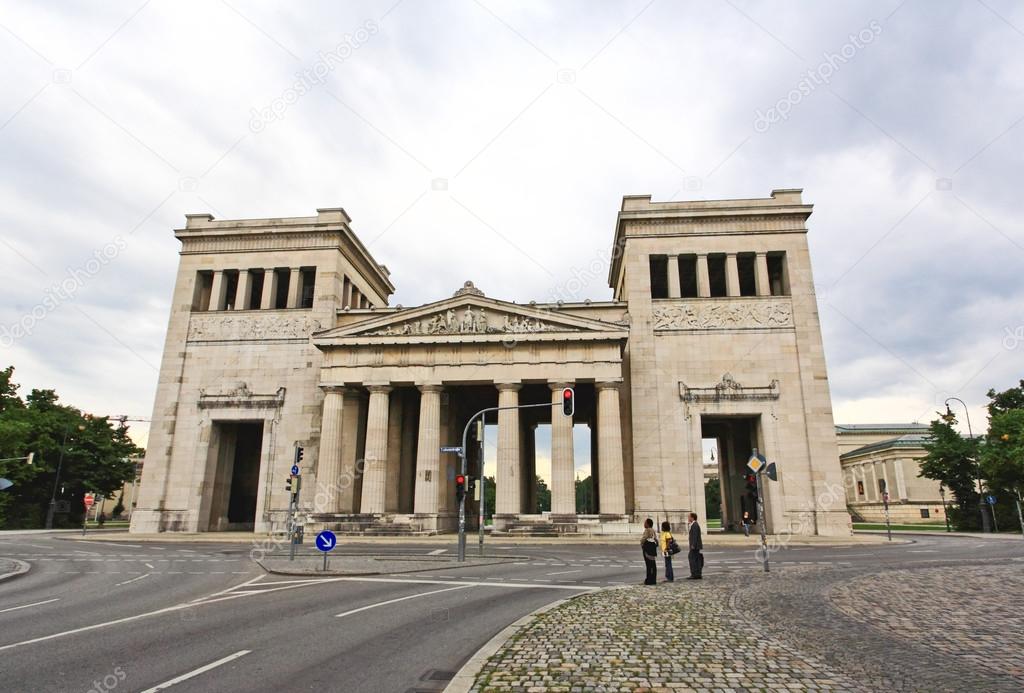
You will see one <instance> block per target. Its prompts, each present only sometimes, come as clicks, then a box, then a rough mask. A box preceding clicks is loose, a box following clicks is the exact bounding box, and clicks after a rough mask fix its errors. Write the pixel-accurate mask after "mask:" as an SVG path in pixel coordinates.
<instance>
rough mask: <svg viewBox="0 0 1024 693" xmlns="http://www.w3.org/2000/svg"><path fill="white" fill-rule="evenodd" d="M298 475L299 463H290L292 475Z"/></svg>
mask: <svg viewBox="0 0 1024 693" xmlns="http://www.w3.org/2000/svg"><path fill="white" fill-rule="evenodd" d="M298 475H299V465H297V464H293V465H292V476H298Z"/></svg>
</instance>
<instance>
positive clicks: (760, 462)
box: [747, 453, 768, 474]
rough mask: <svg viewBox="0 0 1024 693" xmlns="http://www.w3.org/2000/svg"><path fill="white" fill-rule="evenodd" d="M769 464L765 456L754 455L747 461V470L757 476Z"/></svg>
mask: <svg viewBox="0 0 1024 693" xmlns="http://www.w3.org/2000/svg"><path fill="white" fill-rule="evenodd" d="M767 463H768V460H766V459H765V457H764V455H761V454H759V453H754V454H753V455H751V456H750V459H749V460H747V468H748V469H749V470H750V471H752V472H754V474H757V473H758V472H760V471H761V470H762V469H763V468H764V466H765V465H766V464H767Z"/></svg>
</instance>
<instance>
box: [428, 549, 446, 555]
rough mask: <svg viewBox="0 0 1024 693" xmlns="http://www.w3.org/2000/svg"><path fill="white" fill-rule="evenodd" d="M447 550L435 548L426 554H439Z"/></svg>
mask: <svg viewBox="0 0 1024 693" xmlns="http://www.w3.org/2000/svg"><path fill="white" fill-rule="evenodd" d="M447 550H448V549H435V550H434V551H431V552H429V553H428V554H427V555H428V556H440V555H441V554H442V553H444V552H445V551H447Z"/></svg>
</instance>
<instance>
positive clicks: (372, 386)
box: [366, 383, 394, 395]
mask: <svg viewBox="0 0 1024 693" xmlns="http://www.w3.org/2000/svg"><path fill="white" fill-rule="evenodd" d="M366 389H367V390H369V391H370V394H375V393H380V394H385V395H386V394H388V393H390V392H391V390H392V389H394V388H392V387H391V385H390V384H388V383H368V384H367V385H366Z"/></svg>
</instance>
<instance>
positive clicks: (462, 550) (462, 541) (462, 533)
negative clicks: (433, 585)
mask: <svg viewBox="0 0 1024 693" xmlns="http://www.w3.org/2000/svg"><path fill="white" fill-rule="evenodd" d="M560 404H561V402H544V403H543V404H520V405H518V406H515V407H487V408H486V409H481V410H480V411H478V412H477V413H476V414H473V416H471V417H469V421H467V422H466V426H465V428H463V429H462V446H461V447H460V448H459V457H461V458H462V466H461V472H460V473H461V474H462V476H463V477H465V476H466V474H467V471H468V468H469V457H468V455H466V441H467V440H468V439H469V427H470V426H472V425H473V422H474V421H476V420H477V418H478V417H479V418H482V417H483V416H484V415H485V414H487V412H492V411H506V410H509V409H537V408H540V407H557V406H559V405H560ZM481 438H483V436H481ZM483 450H484V449H483V443H482V442H481V445H480V455H481V456H480V462H481V469H480V477H481V478H483ZM480 502H481V503H483V487H481V488H480ZM481 532H482V530H481ZM480 541H481V543H480V547H481V552H483V534H482V533H481V535H480ZM458 561H459V563H465V561H466V496H465V494H463V496H462V499H461V500H460V501H459V552H458Z"/></svg>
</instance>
